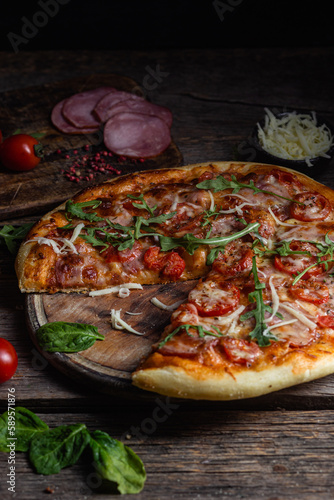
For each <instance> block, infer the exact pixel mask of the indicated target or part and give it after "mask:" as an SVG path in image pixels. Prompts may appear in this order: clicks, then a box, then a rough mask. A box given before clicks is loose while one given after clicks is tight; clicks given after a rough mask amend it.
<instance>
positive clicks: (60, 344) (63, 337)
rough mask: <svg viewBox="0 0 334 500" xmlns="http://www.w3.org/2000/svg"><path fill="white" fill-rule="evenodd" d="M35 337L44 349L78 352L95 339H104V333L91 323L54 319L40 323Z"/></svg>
mask: <svg viewBox="0 0 334 500" xmlns="http://www.w3.org/2000/svg"><path fill="white" fill-rule="evenodd" d="M36 338H37V341H38V343H39V345H40V346H41V348H42V349H43V350H44V351H48V352H79V351H84V350H86V349H88V348H89V347H91V346H92V345H93V344H94V343H95V341H96V340H104V335H102V334H101V333H99V332H98V330H97V328H96V326H93V325H88V324H84V323H66V322H64V321H55V322H53V323H46V324H45V325H42V326H41V327H40V328H39V329H38V330H37V332H36Z"/></svg>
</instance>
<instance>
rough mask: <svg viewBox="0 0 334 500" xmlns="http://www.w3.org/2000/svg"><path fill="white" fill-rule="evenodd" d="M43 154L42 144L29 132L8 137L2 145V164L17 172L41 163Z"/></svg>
mask: <svg viewBox="0 0 334 500" xmlns="http://www.w3.org/2000/svg"><path fill="white" fill-rule="evenodd" d="M42 156H43V153H42V145H41V144H40V143H39V142H38V140H37V139H35V137H32V136H31V135H27V134H15V135H12V136H10V137H7V139H5V140H4V141H3V143H2V144H1V146H0V161H1V163H2V165H3V166H4V167H6V168H8V169H9V170H14V171H17V172H23V171H27V170H32V169H33V168H35V167H36V166H37V165H38V164H39V162H40V161H41V158H42Z"/></svg>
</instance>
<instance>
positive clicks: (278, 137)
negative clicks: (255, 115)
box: [257, 108, 334, 167]
mask: <svg viewBox="0 0 334 500" xmlns="http://www.w3.org/2000/svg"><path fill="white" fill-rule="evenodd" d="M265 111H266V115H265V119H264V122H263V125H262V126H261V124H260V123H258V124H257V137H258V141H259V144H260V146H261V147H262V148H263V150H264V151H266V152H267V153H269V154H271V155H273V156H276V157H278V158H282V159H284V160H293V161H296V160H297V161H298V160H303V161H305V163H306V165H307V166H309V167H312V166H313V164H312V160H314V159H315V158H319V157H322V158H327V159H330V158H331V157H330V155H329V154H328V152H329V150H330V149H331V147H332V146H333V145H334V137H333V135H332V133H331V130H330V129H329V127H328V126H327V125H326V124H325V123H322V124H319V123H318V120H317V117H316V114H315V113H314V112H312V113H311V114H308V113H297V112H296V111H292V112H286V113H280V114H279V115H274V113H272V112H271V111H270V110H269V109H268V108H265Z"/></svg>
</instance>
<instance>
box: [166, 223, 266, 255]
mask: <svg viewBox="0 0 334 500" xmlns="http://www.w3.org/2000/svg"><path fill="white" fill-rule="evenodd" d="M259 227H260V224H259V222H252V223H251V224H248V225H247V226H246V227H245V228H244V229H242V230H241V231H238V232H237V233H234V234H231V235H229V236H218V237H217V238H196V236H194V235H193V234H191V233H187V234H185V235H184V236H181V237H179V238H175V237H172V236H164V235H161V234H158V235H157V236H158V237H159V239H160V245H161V249H162V251H164V252H167V251H169V250H172V249H173V248H178V247H183V248H185V250H186V251H187V252H188V253H189V254H190V255H193V253H194V252H195V250H197V248H199V247H200V246H201V245H213V246H214V245H216V246H217V245H218V246H219V251H221V250H222V248H223V247H225V246H226V245H227V243H230V242H231V241H234V240H236V239H238V238H242V237H243V236H245V235H246V234H249V233H252V232H254V231H256V230H257V229H258V228H259ZM211 252H212V253H209V255H208V261H207V262H208V263H212V262H213V260H214V258H215V257H214V256H215V254H216V253H217V251H216V249H213V250H211Z"/></svg>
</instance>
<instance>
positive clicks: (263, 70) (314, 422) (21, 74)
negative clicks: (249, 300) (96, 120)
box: [0, 48, 334, 500]
mask: <svg viewBox="0 0 334 500" xmlns="http://www.w3.org/2000/svg"><path fill="white" fill-rule="evenodd" d="M0 61H1V64H0V92H1V93H4V92H6V91H7V92H12V91H16V90H20V89H21V90H22V91H23V92H24V89H25V88H27V87H31V86H41V85H44V84H45V85H48V84H53V83H55V82H58V81H61V80H65V79H68V78H73V77H87V78H90V77H92V76H94V75H95V74H99V73H118V74H122V75H126V76H128V77H130V78H132V79H133V80H135V81H136V82H137V83H138V85H139V86H140V87H141V89H142V90H143V92H144V94H145V95H146V96H147V97H148V98H149V99H151V100H152V101H154V102H156V103H158V104H162V105H165V106H168V107H169V108H170V109H171V110H172V112H173V115H174V123H173V127H172V133H173V138H174V141H175V143H176V144H177V146H178V148H179V150H180V152H181V153H182V156H183V163H184V164H189V163H195V162H201V161H209V160H230V159H233V158H236V155H237V154H238V152H239V153H240V152H242V151H244V152H245V140H246V138H247V136H248V134H249V133H250V131H251V129H252V127H253V125H254V124H255V123H256V122H257V121H258V120H259V119H260V118H261V117H262V115H263V113H264V111H263V108H264V107H266V106H268V107H270V108H271V109H276V108H282V107H288V108H299V109H304V110H310V109H311V110H316V111H318V112H319V113H321V115H323V116H324V117H325V118H326V119H327V120H329V121H333V122H334V101H333V88H334V74H333V68H334V49H329V48H313V49H309V48H296V49H291V48H290V49H281V50H280V49H251V50H249V49H247V50H246V49H245V50H243V49H230V50H227V49H226V50H225V49H222V50H179V51H174V50H171V51H165V52H159V51H152V52H149V51H146V52H127V51H125V52H121V51H105V52H104V51H99V52H91V51H79V52H71V51H69V52H65V51H64V52H60V53H59V52H35V53H30V52H18V53H17V54H14V53H1V54H0ZM46 88H47V87H46ZM2 95H3V94H2ZM27 95H28V94H27ZM30 104H31V106H33V104H34V103H30ZM7 117H8V121H10V123H11V124H14V123H15V116H14V117H13V116H12V110H11V107H10V103H8V108H7ZM18 122H19V123H21V122H20V117H19V116H18ZM27 123H28V122H27ZM0 129H2V130H4V131H6V130H7V129H8V123H6V120H5V121H3V122H2V123H1V124H0ZM7 132H8V130H7ZM246 154H248V155H249V157H248V159H249V160H252V159H253V157H252V151H251V150H249V151H248V152H246ZM317 180H319V181H321V182H323V183H325V184H327V185H328V186H330V187H332V188H334V164H333V163H332V165H331V167H330V168H329V169H328V170H327V171H326V172H325V173H323V174H321V175H320V174H319V175H318V176H317ZM37 188H38V186H37ZM37 195H38V190H37ZM42 213H43V210H42V209H41V210H40V214H39V213H33V214H30V213H29V214H26V215H25V216H15V217H13V218H12V219H9V218H7V219H5V220H3V221H2V223H1V224H0V225H2V224H4V223H13V224H21V223H23V222H26V221H34V220H37V218H38V216H39V215H42ZM0 262H1V274H0V280H1V289H0V294H1V303H0V321H1V336H2V337H5V338H7V339H8V340H10V341H11V342H12V343H13V344H14V346H15V348H16V349H17V352H18V356H19V366H18V370H17V373H16V374H15V376H14V377H13V378H12V379H11V380H10V381H8V382H7V383H5V384H3V385H1V387H0V410H1V412H3V411H5V410H6V409H7V394H8V389H11V390H13V389H15V397H16V405H20V406H24V407H26V408H28V409H30V410H32V411H34V412H36V413H37V414H38V415H39V416H40V417H41V418H42V419H43V420H44V421H46V422H47V424H49V426H50V427H55V426H57V425H61V424H72V423H77V422H82V423H85V424H86V425H87V427H88V428H89V429H100V430H104V431H106V432H108V433H109V434H111V435H112V436H113V437H115V438H117V439H121V440H123V441H124V442H126V444H128V445H129V446H130V447H132V449H133V450H134V451H135V452H136V453H138V454H139V456H140V457H141V458H142V460H143V461H144V463H145V466H146V470H147V482H146V484H145V487H144V490H143V491H142V492H141V493H140V494H139V495H137V497H138V498H140V499H161V500H162V499H166V500H167V499H169V498H171V497H174V498H176V499H178V498H180V499H181V498H182V499H193V498H200V499H204V498H216V497H228V498H233V499H241V498H246V499H259V498H264V499H268V500H269V499H271V500H274V499H275V500H277V499H280V500H281V499H282V500H283V499H296V498H299V499H303V500H306V499H307V500H311V499H312V500H313V499H314V500H315V499H317V500H319V499H330V498H333V496H334V475H333V467H334V460H333V452H334V376H328V377H326V378H324V379H321V380H318V381H314V382H312V383H309V384H305V385H301V386H298V387H294V388H291V389H286V390H283V391H280V392H278V393H275V394H271V395H268V396H265V397H261V398H256V399H251V400H244V401H235V402H194V401H189V402H186V401H177V400H173V401H172V400H169V399H168V398H165V397H162V396H158V395H157V396H156V397H155V398H153V399H151V400H150V401H148V402H143V401H136V400H131V399H129V398H126V397H124V396H121V395H115V396H107V395H104V394H102V393H99V391H98V389H99V388H98V387H96V388H95V389H94V388H88V387H86V386H85V385H83V384H80V383H79V382H74V381H73V380H70V379H68V378H67V377H66V376H65V375H63V374H62V373H60V372H59V371H57V370H56V369H55V368H54V367H52V366H51V365H50V364H48V363H47V362H46V361H45V360H44V359H43V358H42V357H41V356H40V355H39V354H38V352H37V351H36V349H35V348H34V346H33V344H32V342H31V340H30V338H29V335H28V332H27V327H26V324H25V310H24V296H23V295H22V294H20V292H19V290H18V287H17V282H16V278H15V273H14V267H13V262H14V260H13V257H12V256H11V255H10V254H9V253H8V252H7V251H6V250H5V249H3V248H1V253H0ZM158 414H159V417H157V415H158ZM15 459H16V464H15V466H16V469H15V473H16V474H15V476H16V493H15V494H13V493H11V492H10V491H8V484H7V482H6V481H7V480H8V477H7V474H8V473H9V464H8V456H7V455H6V454H5V453H0V497H1V499H3V500H7V499H10V498H19V499H20V500H21V499H24V500H30V499H31V500H39V499H42V498H45V495H46V493H47V491H52V492H53V494H52V498H54V499H60V498H61V499H62V500H70V499H71V500H72V499H77V498H78V499H80V498H94V499H95V498H96V499H97V498H112V495H110V494H109V493H101V492H100V491H98V488H97V486H98V483H99V481H98V479H97V477H96V476H95V475H94V474H93V473H92V469H91V468H89V467H87V466H86V465H84V464H83V463H81V462H79V463H78V464H76V465H74V466H72V467H69V468H66V469H64V470H62V471H61V472H60V473H59V474H58V475H52V476H42V475H38V474H36V473H34V472H33V470H32V469H31V467H30V465H29V462H28V459H27V456H26V454H25V453H17V454H16V457H15ZM48 488H49V490H48ZM126 498H128V497H127V496H126ZM129 498H130V495H129Z"/></svg>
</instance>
